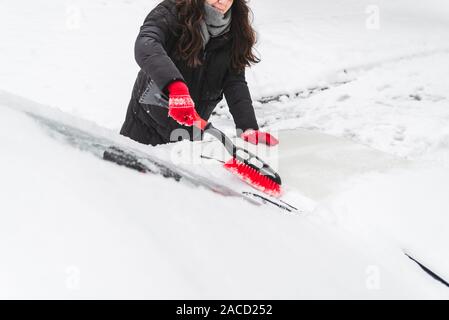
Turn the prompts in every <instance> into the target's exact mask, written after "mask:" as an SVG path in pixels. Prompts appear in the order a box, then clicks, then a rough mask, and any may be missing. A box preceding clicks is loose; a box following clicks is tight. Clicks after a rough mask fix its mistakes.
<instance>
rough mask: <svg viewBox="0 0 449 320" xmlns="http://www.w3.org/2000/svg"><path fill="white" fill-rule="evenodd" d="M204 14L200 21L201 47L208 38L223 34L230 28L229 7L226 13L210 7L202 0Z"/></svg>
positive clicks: (204, 45)
mask: <svg viewBox="0 0 449 320" xmlns="http://www.w3.org/2000/svg"><path fill="white" fill-rule="evenodd" d="M204 10H205V16H204V20H203V21H202V23H201V35H202V37H203V48H204V47H206V44H207V43H208V42H209V40H210V38H215V37H218V36H221V35H222V34H225V33H226V32H228V31H229V30H230V29H231V15H232V14H231V10H232V8H231V9H229V11H228V12H226V14H222V13H221V12H220V11H218V10H217V9H215V8H214V7H212V6H211V5H210V4H208V3H207V2H206V1H204Z"/></svg>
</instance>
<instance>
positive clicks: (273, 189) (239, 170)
mask: <svg viewBox="0 0 449 320" xmlns="http://www.w3.org/2000/svg"><path fill="white" fill-rule="evenodd" d="M224 167H225V168H226V170H228V171H230V172H232V173H234V174H237V175H238V176H239V177H240V178H241V179H242V180H243V181H245V182H246V183H248V184H250V185H251V186H252V187H254V188H256V189H258V190H260V191H263V192H265V193H267V194H269V195H272V196H274V197H279V196H280V195H281V186H280V185H279V184H278V183H276V182H274V181H273V180H271V179H270V178H268V177H266V176H264V175H262V174H261V173H260V172H258V171H257V170H255V169H253V168H251V167H250V166H248V165H246V164H245V163H242V162H240V161H238V160H237V159H234V158H232V159H231V160H229V161H228V162H226V163H225V164H224Z"/></svg>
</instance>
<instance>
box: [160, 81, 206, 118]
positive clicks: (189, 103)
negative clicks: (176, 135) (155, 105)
mask: <svg viewBox="0 0 449 320" xmlns="http://www.w3.org/2000/svg"><path fill="white" fill-rule="evenodd" d="M167 89H168V93H169V94H168V97H169V100H168V115H169V116H170V117H172V118H173V119H175V120H176V121H177V122H178V123H179V124H183V125H186V126H192V125H193V124H194V122H195V121H199V120H200V119H201V117H200V116H199V115H198V113H197V112H196V110H195V103H194V102H193V100H192V98H191V97H190V93H189V88H187V86H186V84H185V83H184V82H182V81H173V82H172V83H170V84H169V85H168V87H167Z"/></svg>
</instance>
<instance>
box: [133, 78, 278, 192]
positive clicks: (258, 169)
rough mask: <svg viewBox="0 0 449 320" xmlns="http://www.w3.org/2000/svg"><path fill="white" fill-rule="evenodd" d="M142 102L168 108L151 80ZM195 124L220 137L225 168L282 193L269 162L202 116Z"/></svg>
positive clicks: (258, 186)
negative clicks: (237, 142)
mask: <svg viewBox="0 0 449 320" xmlns="http://www.w3.org/2000/svg"><path fill="white" fill-rule="evenodd" d="M139 102H140V103H142V104H147V105H152V106H159V107H164V108H167V109H168V97H167V96H166V95H165V94H163V93H162V92H161V91H160V89H159V88H158V86H157V85H156V84H155V83H154V81H151V82H150V83H149V85H148V87H147V89H146V90H145V92H144V93H143V95H142V97H141V98H140V100H139ZM194 126H195V127H196V128H198V129H200V130H201V131H203V132H204V133H208V134H210V135H212V136H213V137H215V138H216V139H218V141H220V142H221V143H222V144H223V146H224V147H225V149H226V151H227V152H228V153H229V154H230V155H231V157H232V158H231V159H230V160H228V161H227V162H225V163H224V168H225V169H226V170H228V171H230V172H231V173H233V174H235V175H237V176H238V177H239V178H240V179H242V180H243V181H245V182H246V183H248V184H249V185H251V186H252V187H253V188H255V189H257V190H260V191H262V192H264V193H266V194H269V195H271V196H274V197H279V196H280V195H281V185H282V181H281V177H280V176H279V174H277V173H276V171H274V170H273V169H272V168H271V167H270V166H269V165H268V164H267V163H265V162H264V161H263V160H261V159H260V158H259V157H257V156H256V155H254V154H253V153H251V152H249V151H248V150H246V149H244V148H241V147H238V146H236V145H235V144H234V143H233V142H232V140H231V139H230V138H229V137H227V136H226V135H225V134H224V133H223V132H222V131H221V130H219V129H217V128H215V127H214V126H213V125H212V123H211V122H207V121H206V120H204V119H202V118H198V119H195V121H194Z"/></svg>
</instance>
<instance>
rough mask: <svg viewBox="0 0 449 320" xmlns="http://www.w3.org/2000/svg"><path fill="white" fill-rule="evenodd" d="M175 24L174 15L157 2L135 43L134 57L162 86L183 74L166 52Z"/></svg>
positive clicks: (180, 78)
mask: <svg viewBox="0 0 449 320" xmlns="http://www.w3.org/2000/svg"><path fill="white" fill-rule="evenodd" d="M175 24H176V16H175V15H174V14H172V13H171V12H170V11H169V10H168V9H167V8H166V7H165V6H163V5H161V4H159V5H158V6H156V7H155V8H154V9H153V10H152V11H151V12H150V13H149V15H148V16H147V17H146V19H145V22H144V24H143V25H142V27H141V28H140V32H139V35H138V37H137V40H136V44H135V50H134V52H135V58H136V61H137V63H138V65H139V66H140V68H141V69H143V71H144V72H145V73H147V74H148V75H149V76H150V78H151V79H153V80H154V82H155V83H156V84H157V86H158V87H159V89H161V90H164V88H165V87H166V86H167V85H168V84H169V83H170V82H172V81H173V80H182V81H184V78H183V76H182V75H181V73H180V72H179V70H178V68H177V67H176V66H175V64H174V63H173V61H172V60H171V59H170V57H169V56H168V54H167V51H166V50H167V42H168V41H167V40H168V38H169V37H170V36H171V32H172V28H173V26H174V25H175Z"/></svg>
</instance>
